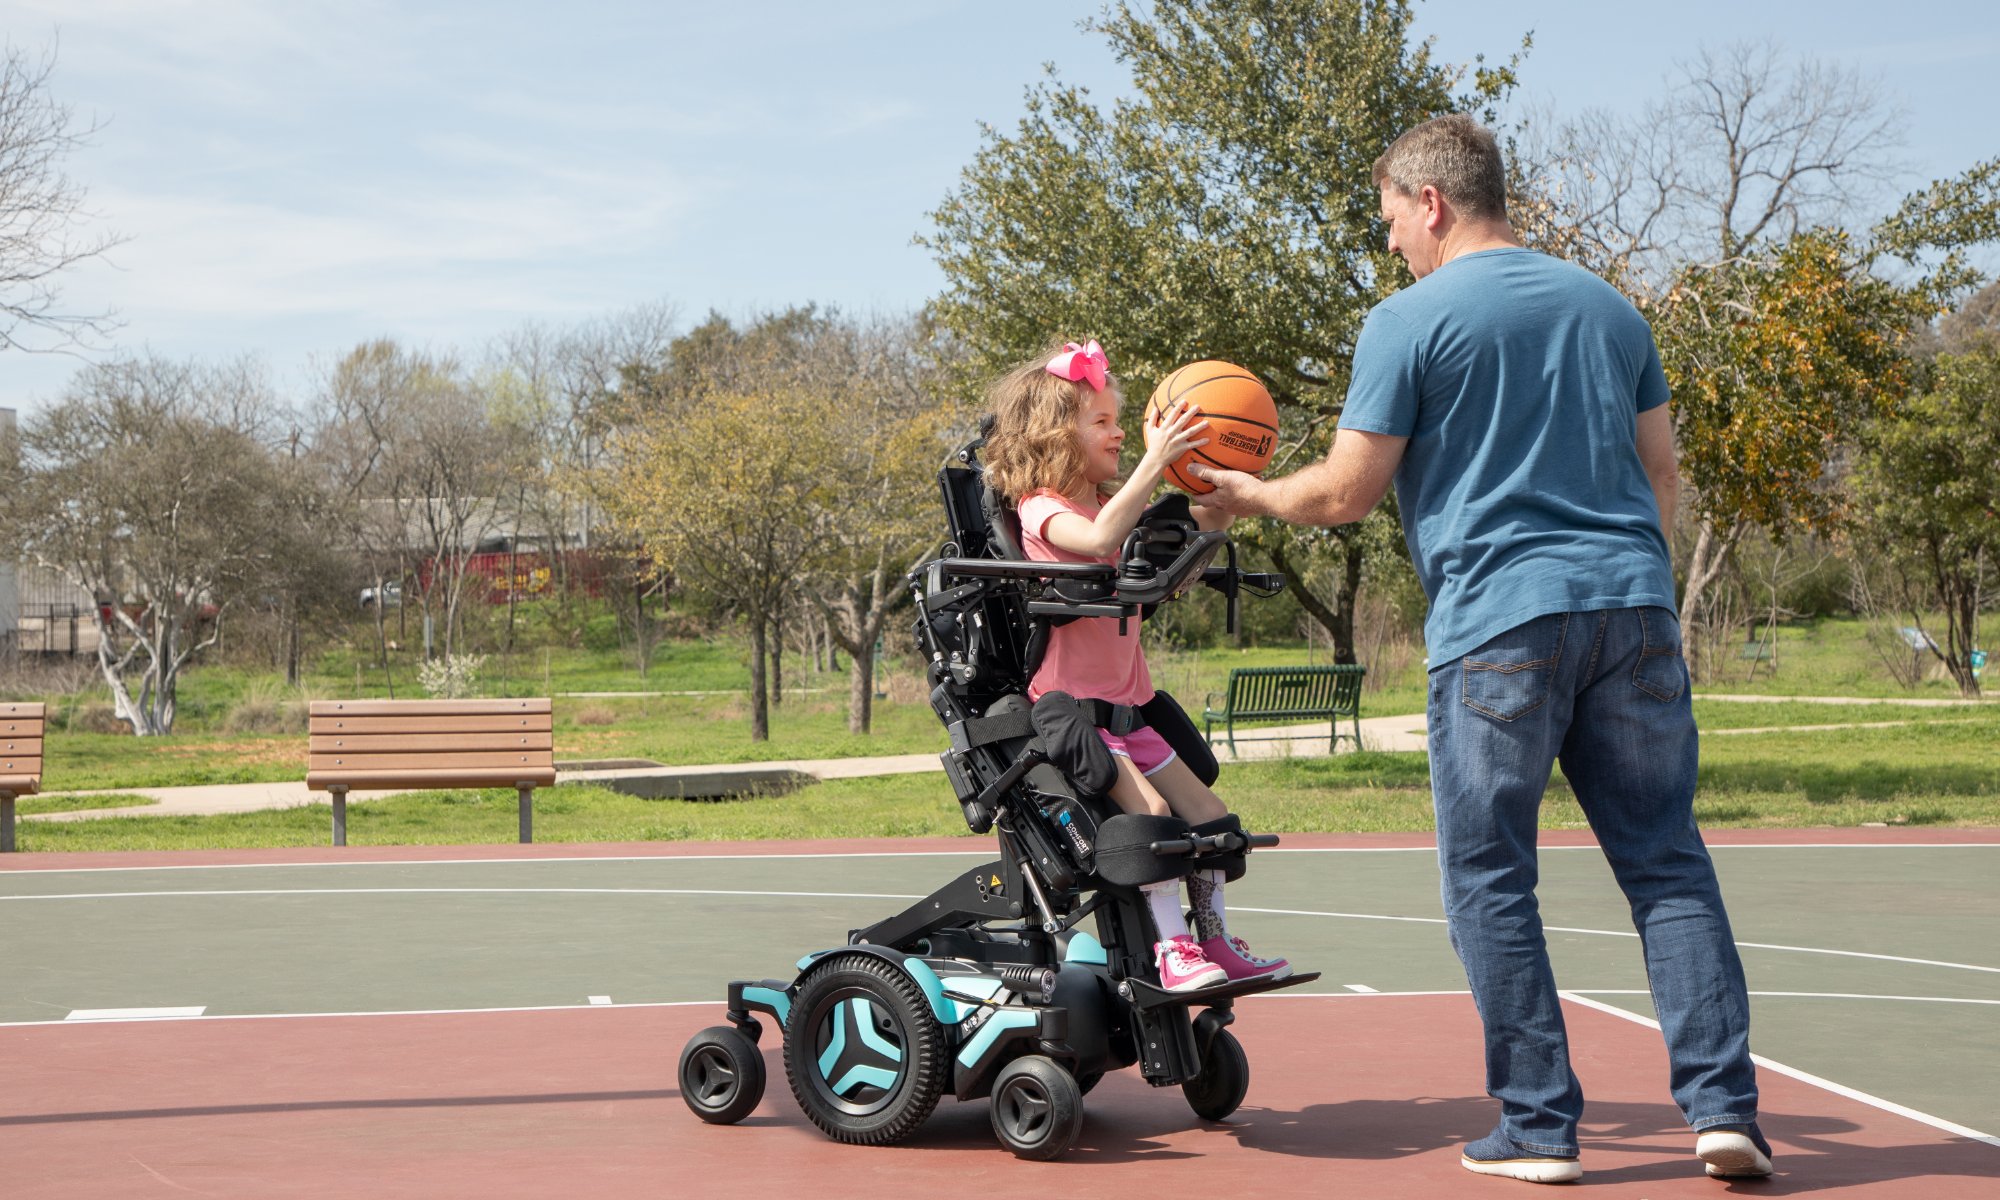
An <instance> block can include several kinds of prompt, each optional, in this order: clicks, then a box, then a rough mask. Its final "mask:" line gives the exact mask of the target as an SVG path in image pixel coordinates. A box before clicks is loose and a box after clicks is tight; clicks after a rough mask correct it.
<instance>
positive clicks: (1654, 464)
mask: <svg viewBox="0 0 2000 1200" xmlns="http://www.w3.org/2000/svg"><path fill="white" fill-rule="evenodd" d="M1670 407H1671V406H1669V405H1666V404H1656V405H1654V406H1653V407H1652V408H1649V409H1647V410H1646V411H1645V412H1642V413H1640V414H1639V465H1640V466H1642V467H1644V468H1645V469H1646V482H1648V483H1650V484H1652V485H1653V503H1654V504H1656V505H1658V506H1659V509H1660V535H1661V536H1662V537H1664V538H1666V539H1667V543H1668V544H1669V545H1672V544H1673V540H1674V506H1675V505H1676V504H1678V503H1679V502H1680V495H1681V468H1680V464H1679V463H1677V462H1676V461H1674V418H1673V414H1672V413H1671V412H1670V411H1669V409H1670Z"/></svg>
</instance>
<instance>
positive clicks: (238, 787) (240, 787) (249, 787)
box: [21, 713, 1424, 821]
mask: <svg viewBox="0 0 2000 1200" xmlns="http://www.w3.org/2000/svg"><path fill="white" fill-rule="evenodd" d="M1244 732H1245V733H1246V734H1247V735H1248V736H1252V737H1260V738H1273V737H1275V738H1277V739H1279V740H1274V741H1259V742H1243V741H1239V742H1238V743H1237V751H1238V753H1237V756H1236V757H1235V758H1232V757H1231V755H1230V752H1229V747H1228V746H1227V745H1222V744H1218V745H1217V746H1216V748H1215V755H1216V758H1218V759H1219V760H1221V761H1222V762H1225V763H1227V762H1232V761H1241V762H1249V761H1253V760H1257V759H1269V758H1286V757H1299V758H1306V757H1312V756H1318V755H1324V754H1325V753H1326V752H1327V732H1328V728H1327V724H1326V723H1325V722H1314V723H1313V724H1311V725H1287V726H1279V727H1275V728H1273V727H1262V728H1247V729H1245V730H1244ZM1220 736H1221V735H1220V734H1219V733H1218V735H1217V737H1218V738H1220ZM1361 741H1362V744H1363V745H1364V746H1365V747H1366V748H1367V749H1370V750H1422V749H1423V748H1424V717H1423V715H1422V714H1421V713H1419V714H1417V715H1414V716H1407V717H1368V718H1364V719H1363V720H1362V722H1361ZM1342 749H1343V751H1345V749H1346V746H1345V744H1343V747H1342ZM943 770H944V768H943V767H942V766H941V765H940V764H939V762H938V756H937V755H935V754H890V755H881V756H876V757H868V758H818V759H784V760H778V761H771V762H751V763H711V764H705V765H700V766H688V767H649V768H643V769H642V768H627V769H621V770H609V771H562V772H558V773H557V775H556V785H557V786H558V787H560V786H562V785H564V784H571V783H594V782H608V781H610V780H611V779H614V778H618V777H621V776H637V775H643V776H647V777H649V778H657V779H662V780H665V781H669V782H671V781H673V780H674V779H675V778H676V777H679V778H684V779H686V780H687V781H688V782H690V783H692V782H694V781H696V780H698V779H708V778H712V777H715V776H742V777H744V778H745V779H746V781H748V782H750V783H756V782H770V781H771V780H773V779H774V778H777V777H781V776H784V775H786V774H796V775H804V776H810V777H811V778H812V779H815V780H822V781H823V780H828V779H862V778H868V777H872V776H878V775H909V774H915V773H918V772H922V771H939V772H942V771H943ZM800 782H803V781H800ZM107 790H113V789H98V791H99V792H103V791H107ZM115 790H116V791H117V792H119V793H121V794H126V795H134V796H145V797H146V798H148V799H151V800H157V801H159V803H158V804H149V805H146V806H144V807H131V808H86V809H79V810H77V811H74V812H57V813H34V814H25V813H24V814H22V816H21V820H23V821H91V820H96V819H98V818H100V817H206V816H214V815H216V814H218V813H236V812H258V811H261V810H263V809H271V808H297V807H298V806H300V805H302V804H325V803H327V796H326V793H324V792H309V791H307V790H306V785H305V781H304V780H292V781H289V782H284V783H221V784H210V785H206V786H202V787H159V788H117V789H115ZM404 790H409V789H404ZM744 790H749V788H748V787H746V788H745V789H744ZM45 794H46V795H51V796H59V795H90V794H97V793H85V792H72V793H63V792H49V793H45ZM398 794H399V793H398V792H396V791H383V792H359V791H357V792H350V793H348V796H347V798H348V800H349V801H350V802H354V801H363V800H375V799H379V798H381V797H383V796H394V795H398Z"/></svg>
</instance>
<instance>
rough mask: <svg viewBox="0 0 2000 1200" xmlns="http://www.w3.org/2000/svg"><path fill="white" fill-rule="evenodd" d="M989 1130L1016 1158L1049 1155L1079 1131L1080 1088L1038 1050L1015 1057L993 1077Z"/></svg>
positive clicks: (1063, 1147) (1046, 1157)
mask: <svg viewBox="0 0 2000 1200" xmlns="http://www.w3.org/2000/svg"><path fill="white" fill-rule="evenodd" d="M992 1113H993V1134H994V1136H995V1137H998V1138H999V1139H1000V1144H1001V1145H1003V1146H1005V1147H1007V1149H1009V1150H1012V1151H1013V1152H1014V1154H1015V1156H1016V1157H1018V1158H1032V1159H1043V1160H1046V1159H1051V1158H1054V1157H1056V1156H1057V1155H1059V1154H1061V1153H1062V1152H1063V1151H1065V1150H1067V1149H1069V1147H1070V1143H1071V1142H1074V1141H1075V1140H1076V1135H1077V1134H1079V1133H1082V1132H1083V1093H1082V1092H1081V1091H1079V1090H1078V1089H1077V1086H1076V1080H1074V1079H1072V1078H1070V1074H1069V1072H1068V1071H1065V1070H1063V1069H1062V1067H1060V1066H1058V1065H1057V1064H1056V1063H1055V1062H1053V1061H1051V1060H1049V1059H1046V1058H1043V1057H1041V1056H1040V1055H1036V1054H1030V1055H1026V1056H1024V1057H1022V1058H1017V1059H1015V1060H1014V1061H1013V1062H1010V1063H1008V1064H1007V1065H1006V1066H1005V1067H1003V1068H1001V1071H1000V1074H999V1077H998V1078H996V1079H994V1081H993V1100H992Z"/></svg>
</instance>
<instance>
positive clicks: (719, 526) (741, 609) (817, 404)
mask: <svg viewBox="0 0 2000 1200" xmlns="http://www.w3.org/2000/svg"><path fill="white" fill-rule="evenodd" d="M822 400H823V398H822V397H821V396H819V395H817V394H815V393H812V392H808V391H805V390H804V389H800V388H797V387H792V386H787V385H783V384H779V385H777V386H773V387H771V388H769V389H766V390H763V391H760V392H756V393H729V392H715V393H710V394H709V395H707V396H706V397H705V398H704V400H703V403H702V404H701V406H700V407H699V408H698V409H695V410H693V411H691V412H688V413H686V414H685V415H678V416H676V415H669V414H664V413H662V414H654V415H650V416H647V417H645V418H643V419H642V420H640V421H639V422H637V423H636V424H634V425H632V426H629V427H627V428H625V429H624V430H622V431H621V432H620V433H619V434H618V436H617V438H616V440H615V442H614V444H613V447H612V451H613V452H612V454H611V456H610V464H611V465H609V466H608V467H607V468H606V471H605V478H604V479H603V481H602V486H601V488H600V495H601V496H602V497H603V499H604V503H605V507H606V509H607V511H608V512H609V513H610V514H611V516H612V517H613V519H614V520H615V521H616V522H617V523H618V526H619V527H620V531H621V532H622V533H624V534H625V535H627V536H629V537H631V538H632V539H633V540H634V541H636V542H637V543H639V544H640V545H642V546H643V547H644V548H645V551H646V553H647V554H648V555H649V556H650V557H651V559H652V561H653V562H654V564H655V569H668V570H672V571H673V572H674V574H675V576H676V577H677V578H678V579H679V580H681V581H682V582H683V583H684V584H686V585H689V586H693V587H696V588H699V589H701V590H703V591H706V592H708V593H709V594H710V595H712V596H714V597H716V598H717V599H719V600H721V601H723V602H725V603H727V604H730V605H732V606H734V607H735V609H736V610H737V612H738V613H739V614H741V615H742V617H743V618H744V620H745V621H746V622H747V623H748V624H749V626H750V739H751V740H752V741H756V742H761V741H766V740H768V739H769V737H770V734H771V725H770V707H769V693H768V691H767V689H766V678H767V676H766V653H767V649H768V641H769V634H770V630H771V618H772V615H773V614H774V613H776V612H777V611H778V609H779V607H780V605H781V604H782V603H783V601H784V598H785V595H786V593H787V592H789V591H790V590H791V589H792V588H793V587H794V586H795V580H796V579H797V578H798V577H800V576H801V575H803V574H806V573H808V572H810V571H811V570H812V568H813V567H814V566H815V565H816V563H815V558H816V555H817V554H818V552H819V547H818V545H817V543H816V541H815V539H814V538H813V536H812V533H811V520H810V518H811V514H812V512H813V511H814V509H815V508H817V507H820V506H822V505H823V504H824V503H825V501H824V500H822V499H821V498H820V497H819V493H821V492H822V491H823V490H825V489H830V488H832V487H833V486H834V482H835V481H834V480H832V479H831V478H829V475H828V472H827V470H826V465H827V464H828V463H831V462H833V461H835V447H834V446H833V445H832V440H831V437H830V434H829V432H828V429H827V426H826V423H825V422H824V420H823V419H822V418H823V415H824V412H825V408H824V405H823V402H822Z"/></svg>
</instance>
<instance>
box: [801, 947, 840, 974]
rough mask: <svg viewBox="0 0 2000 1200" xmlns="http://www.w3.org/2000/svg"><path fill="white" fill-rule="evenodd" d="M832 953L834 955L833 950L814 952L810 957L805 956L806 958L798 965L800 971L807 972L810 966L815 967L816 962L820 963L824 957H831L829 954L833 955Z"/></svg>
mask: <svg viewBox="0 0 2000 1200" xmlns="http://www.w3.org/2000/svg"><path fill="white" fill-rule="evenodd" d="M832 953H833V951H831V950H815V951H813V952H812V953H811V954H808V955H806V956H805V957H804V958H802V959H800V960H799V963H798V969H799V970H801V971H803V970H805V969H806V968H807V967H810V966H812V965H813V963H815V962H817V961H819V960H820V959H822V958H824V957H826V956H827V955H829V954H832Z"/></svg>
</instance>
